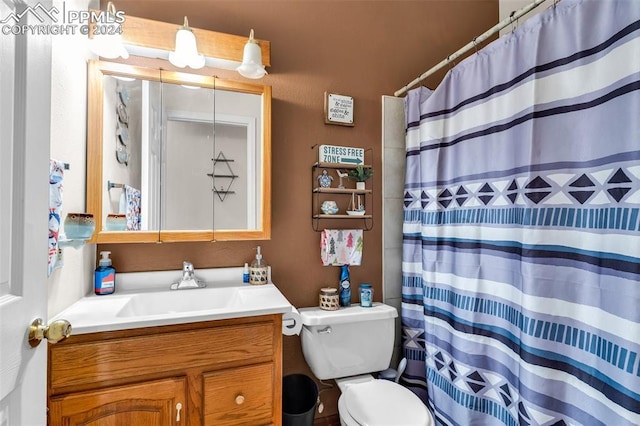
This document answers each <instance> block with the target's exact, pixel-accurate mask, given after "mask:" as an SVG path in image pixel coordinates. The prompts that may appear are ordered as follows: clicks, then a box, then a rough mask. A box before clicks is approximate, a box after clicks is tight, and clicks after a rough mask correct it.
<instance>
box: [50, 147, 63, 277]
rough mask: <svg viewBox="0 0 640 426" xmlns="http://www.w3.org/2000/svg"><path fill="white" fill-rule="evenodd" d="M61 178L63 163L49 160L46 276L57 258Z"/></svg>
mask: <svg viewBox="0 0 640 426" xmlns="http://www.w3.org/2000/svg"><path fill="white" fill-rule="evenodd" d="M63 178H64V163H63V162H62V161H58V160H49V260H48V265H47V266H48V267H47V275H51V273H52V272H53V270H54V269H55V268H56V259H57V258H58V235H59V234H60V223H61V221H60V212H61V211H62V179H63Z"/></svg>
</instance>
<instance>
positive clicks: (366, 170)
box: [347, 166, 373, 189]
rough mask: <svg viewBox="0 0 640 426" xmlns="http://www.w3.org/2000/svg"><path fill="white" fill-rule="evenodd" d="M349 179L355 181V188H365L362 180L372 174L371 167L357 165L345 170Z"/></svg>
mask: <svg viewBox="0 0 640 426" xmlns="http://www.w3.org/2000/svg"><path fill="white" fill-rule="evenodd" d="M347 173H348V174H349V179H352V180H355V181H356V189H365V185H364V182H365V181H366V180H367V179H369V178H370V177H372V176H373V168H372V167H364V166H357V167H356V168H355V169H349V170H348V171H347Z"/></svg>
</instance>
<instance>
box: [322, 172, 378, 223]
mask: <svg viewBox="0 0 640 426" xmlns="http://www.w3.org/2000/svg"><path fill="white" fill-rule="evenodd" d="M357 166H358V164H342V163H322V162H316V163H314V164H313V165H312V166H311V188H312V189H311V192H312V197H311V211H312V214H311V219H312V225H313V230H314V231H317V232H320V231H322V227H321V226H320V225H321V223H320V222H321V221H323V220H331V221H333V222H332V223H333V224H335V223H336V222H335V221H336V220H338V221H346V222H344V223H345V224H347V225H348V226H349V227H351V228H353V227H354V224H357V225H355V227H356V228H362V229H364V230H365V231H370V230H371V229H373V215H372V214H364V215H349V214H346V213H344V214H323V213H321V211H320V206H321V205H322V202H323V201H326V200H330V199H331V197H329V196H336V199H335V200H334V201H336V202H337V203H339V204H342V207H341V210H342V211H343V212H345V210H346V205H347V204H348V203H349V202H350V200H351V198H352V197H353V196H355V195H362V196H363V197H364V205H365V208H366V209H367V210H366V211H367V212H371V211H372V210H373V190H371V189H356V188H337V185H338V183H337V182H338V180H339V179H338V177H337V176H332V177H333V178H334V179H333V183H334V184H335V185H336V187H328V188H327V187H321V186H318V181H317V178H318V177H317V172H318V170H322V169H330V170H336V169H337V170H339V169H345V170H349V169H355V168H356V167H357ZM361 166H363V167H371V166H370V165H367V164H361ZM347 182H349V183H350V184H353V181H351V180H348V179H347ZM369 185H371V183H369ZM356 221H359V222H356Z"/></svg>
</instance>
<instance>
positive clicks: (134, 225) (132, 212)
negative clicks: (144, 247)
mask: <svg viewBox="0 0 640 426" xmlns="http://www.w3.org/2000/svg"><path fill="white" fill-rule="evenodd" d="M123 188H124V194H125V198H126V202H127V211H126V215H127V231H139V230H140V228H141V222H142V216H141V214H140V190H138V189H135V188H133V187H131V186H129V185H124V186H123Z"/></svg>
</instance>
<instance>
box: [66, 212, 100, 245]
mask: <svg viewBox="0 0 640 426" xmlns="http://www.w3.org/2000/svg"><path fill="white" fill-rule="evenodd" d="M95 229H96V222H95V219H94V218H93V215H92V214H91V213H68V214H67V217H65V219H64V233H65V236H66V237H67V238H68V239H70V240H88V239H89V238H91V236H92V235H93V231H95Z"/></svg>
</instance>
